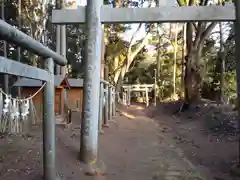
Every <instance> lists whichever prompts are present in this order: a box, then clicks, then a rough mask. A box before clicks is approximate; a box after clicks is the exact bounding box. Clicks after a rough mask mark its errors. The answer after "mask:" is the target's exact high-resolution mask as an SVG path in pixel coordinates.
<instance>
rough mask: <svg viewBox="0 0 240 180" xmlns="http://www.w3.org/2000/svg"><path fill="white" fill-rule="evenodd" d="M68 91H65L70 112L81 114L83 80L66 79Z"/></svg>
mask: <svg viewBox="0 0 240 180" xmlns="http://www.w3.org/2000/svg"><path fill="white" fill-rule="evenodd" d="M68 82H69V86H70V89H67V90H66V91H67V93H66V95H67V103H68V106H69V108H70V109H71V110H72V111H79V112H82V107H83V106H82V105H83V79H73V78H68Z"/></svg>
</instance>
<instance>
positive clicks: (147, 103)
mask: <svg viewBox="0 0 240 180" xmlns="http://www.w3.org/2000/svg"><path fill="white" fill-rule="evenodd" d="M145 93H146V94H145V95H146V106H147V107H148V106H149V99H148V88H147V87H145Z"/></svg>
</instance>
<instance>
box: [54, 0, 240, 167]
mask: <svg viewBox="0 0 240 180" xmlns="http://www.w3.org/2000/svg"><path fill="white" fill-rule="evenodd" d="M102 1H103V0H88V1H87V2H88V4H87V6H86V7H79V8H78V9H74V10H69V9H63V10H53V13H52V23H55V24H81V23H86V24H87V30H86V33H87V35H88V36H87V45H86V49H87V52H86V59H85V70H84V110H83V124H82V125H83V126H84V131H81V150H80V158H81V160H83V161H84V162H85V163H88V164H91V163H94V162H96V159H97V151H98V110H99V89H100V64H101V41H102V24H116V23H125V24H126V23H144V22H148V23H155V22H157V23H162V22H191V21H235V22H236V49H240V1H239V0H235V6H234V4H227V5H226V6H216V5H212V6H183V7H154V8H112V7H111V6H109V5H103V2H102ZM236 59H240V51H237V52H236ZM237 76H238V89H240V83H239V82H240V79H239V77H240V61H237ZM238 97H240V91H238Z"/></svg>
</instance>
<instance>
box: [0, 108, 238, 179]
mask: <svg viewBox="0 0 240 180" xmlns="http://www.w3.org/2000/svg"><path fill="white" fill-rule="evenodd" d="M170 107H175V105H174V104H164V105H163V104H160V105H159V106H158V107H155V108H153V107H152V108H146V109H144V108H143V107H142V106H131V107H129V108H121V107H120V108H119V113H118V114H117V117H115V118H114V120H115V121H112V122H111V123H110V128H104V134H102V135H101V136H100V141H99V159H100V160H99V162H98V163H97V165H98V166H97V167H98V168H99V169H98V170H97V171H98V172H99V173H97V174H96V176H88V175H86V174H85V167H84V165H82V164H80V163H79V162H78V160H77V157H78V152H79V146H80V120H79V118H78V117H79V115H76V114H75V115H74V116H73V124H72V126H71V128H68V129H65V128H63V127H61V126H57V128H56V136H57V137H56V143H57V159H56V160H57V171H58V177H59V179H63V180H78V179H82V180H97V179H102V180H122V179H124V180H135V179H138V180H187V179H188V180H201V179H207V180H211V179H213V180H223V179H224V180H230V179H231V180H235V179H239V177H238V178H237V177H236V178H234V177H233V176H231V174H229V173H228V172H229V170H230V167H232V166H233V165H234V160H236V159H237V157H236V156H237V145H236V141H235V140H234V138H235V135H232V136H230V137H231V140H229V139H230V137H229V139H228V138H227V140H225V138H223V137H222V136H221V139H220V140H218V138H217V137H218V136H217V137H216V136H210V137H209V135H208V134H207V133H206V132H205V131H204V130H202V128H200V127H201V126H200V125H199V122H202V121H197V119H196V118H191V120H189V118H186V117H183V116H184V115H181V116H182V117H181V116H179V117H173V116H172V115H171V113H170V112H169V111H167V109H169V108H170ZM165 111H166V112H165ZM191 114H195V113H193V112H192V113H191ZM194 124H195V125H194ZM200 124H201V123H200ZM202 124H203V123H202ZM194 127H195V128H196V127H197V129H194ZM198 131H199V132H198ZM41 137H42V134H41V127H40V126H34V127H33V129H32V132H31V136H25V137H24V136H11V135H4V134H3V135H1V138H0V147H1V148H0V180H3V179H4V180H17V179H24V180H40V179H42V165H41V164H42V148H41V146H42V138H41ZM224 137H225V136H224ZM227 137H228V136H227ZM214 138H216V139H214ZM222 139H224V140H222ZM215 140H218V141H215ZM223 142H224V143H223ZM219 144H222V145H219ZM215 146H216V147H215ZM214 150H215V151H214ZM188 159H190V161H192V163H191V162H190V161H189V160H188Z"/></svg>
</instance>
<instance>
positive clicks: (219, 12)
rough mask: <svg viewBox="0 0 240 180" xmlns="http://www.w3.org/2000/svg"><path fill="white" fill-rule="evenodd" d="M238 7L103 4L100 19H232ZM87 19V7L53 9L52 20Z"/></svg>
mask: <svg viewBox="0 0 240 180" xmlns="http://www.w3.org/2000/svg"><path fill="white" fill-rule="evenodd" d="M233 20H235V7H234V5H233V4H230V5H226V6H217V5H212V6H181V7H179V6H176V7H175V6H174V7H150V8H112V7H111V6H109V5H103V6H101V12H100V21H101V23H103V24H115V23H124V24H127V23H144V22H148V23H155V22H186V21H233ZM85 22H86V7H78V8H77V9H72V10H71V9H64V10H54V11H53V14H52V23H56V24H79V23H85Z"/></svg>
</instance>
